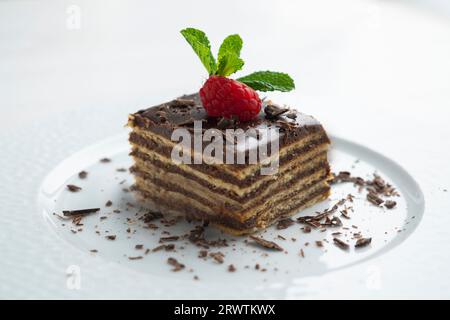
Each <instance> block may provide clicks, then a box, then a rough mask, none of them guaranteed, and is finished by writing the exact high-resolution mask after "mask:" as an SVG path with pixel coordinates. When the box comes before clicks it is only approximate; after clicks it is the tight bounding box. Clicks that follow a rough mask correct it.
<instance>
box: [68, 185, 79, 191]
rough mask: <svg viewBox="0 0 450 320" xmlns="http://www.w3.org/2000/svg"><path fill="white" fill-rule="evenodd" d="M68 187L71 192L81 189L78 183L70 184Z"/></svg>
mask: <svg viewBox="0 0 450 320" xmlns="http://www.w3.org/2000/svg"><path fill="white" fill-rule="evenodd" d="M67 189H68V190H69V191H70V192H78V191H80V190H81V188H80V187H78V186H76V185H74V184H68V185H67Z"/></svg>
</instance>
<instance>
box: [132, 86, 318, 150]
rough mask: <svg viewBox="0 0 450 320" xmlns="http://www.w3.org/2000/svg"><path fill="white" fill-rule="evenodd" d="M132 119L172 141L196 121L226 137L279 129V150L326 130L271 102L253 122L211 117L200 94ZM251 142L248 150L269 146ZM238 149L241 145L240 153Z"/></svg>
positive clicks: (310, 119)
mask: <svg viewBox="0 0 450 320" xmlns="http://www.w3.org/2000/svg"><path fill="white" fill-rule="evenodd" d="M132 119H133V120H132V121H133V123H134V125H136V126H139V127H143V128H146V129H148V130H150V131H153V132H155V133H157V134H160V135H162V136H165V137H168V138H169V139H170V137H171V134H172V131H173V130H174V129H176V128H187V129H191V130H192V132H193V128H194V121H195V120H199V121H202V129H203V130H207V129H211V128H214V129H216V130H219V131H221V132H222V133H224V134H225V130H226V129H243V130H244V131H246V130H247V129H250V128H253V129H256V131H258V129H266V128H278V129H279V136H280V140H279V141H280V147H282V146H283V145H288V144H290V143H292V142H293V141H296V140H299V139H300V138H302V137H303V136H305V135H306V134H308V133H311V132H317V131H323V128H322V126H321V125H320V123H319V122H318V121H317V120H316V119H314V118H313V117H311V116H309V115H305V114H303V113H300V112H298V111H296V110H291V109H287V108H283V107H279V106H277V105H275V104H273V103H272V102H271V101H264V102H263V106H262V108H261V112H260V113H259V115H258V116H257V117H256V118H255V119H253V120H251V121H247V122H239V121H237V120H236V119H223V118H212V117H208V115H207V114H206V111H205V109H204V108H203V106H202V104H201V101H200V97H199V95H198V94H190V95H184V96H181V97H180V98H177V99H175V100H172V101H170V102H167V103H163V104H161V105H158V106H154V107H151V108H148V109H145V110H141V111H138V112H137V113H135V114H133V115H132ZM323 132H324V131H323ZM324 134H325V133H324ZM273 138H276V137H273ZM248 139H249V140H248V143H247V146H248V148H247V150H248V149H252V148H253V147H256V146H258V145H261V144H266V143H268V141H262V140H260V139H259V137H253V136H249V137H248ZM239 147H240V146H239V145H238V146H237V150H239ZM242 147H243V146H242Z"/></svg>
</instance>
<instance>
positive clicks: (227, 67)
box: [216, 54, 244, 77]
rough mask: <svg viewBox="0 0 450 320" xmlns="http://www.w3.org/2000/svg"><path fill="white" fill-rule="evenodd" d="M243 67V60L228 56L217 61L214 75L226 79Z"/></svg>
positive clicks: (234, 55) (232, 55)
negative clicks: (217, 64)
mask: <svg viewBox="0 0 450 320" xmlns="http://www.w3.org/2000/svg"><path fill="white" fill-rule="evenodd" d="M243 66H244V60H242V59H241V58H239V56H237V55H236V54H228V55H226V56H224V57H222V59H220V60H219V66H218V67H217V72H216V75H218V76H224V77H227V76H229V75H230V74H233V73H235V72H236V71H239V70H241V69H242V67H243Z"/></svg>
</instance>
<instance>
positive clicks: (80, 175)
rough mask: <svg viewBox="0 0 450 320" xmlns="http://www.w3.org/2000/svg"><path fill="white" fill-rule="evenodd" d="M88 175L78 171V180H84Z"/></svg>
mask: <svg viewBox="0 0 450 320" xmlns="http://www.w3.org/2000/svg"><path fill="white" fill-rule="evenodd" d="M87 175H88V173H87V172H86V171H84V170H83V171H80V172H78V178H80V179H85V178H86V177H87Z"/></svg>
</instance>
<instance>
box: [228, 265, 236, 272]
mask: <svg viewBox="0 0 450 320" xmlns="http://www.w3.org/2000/svg"><path fill="white" fill-rule="evenodd" d="M228 271H229V272H235V271H236V267H235V266H234V265H232V264H230V265H229V266H228Z"/></svg>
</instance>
